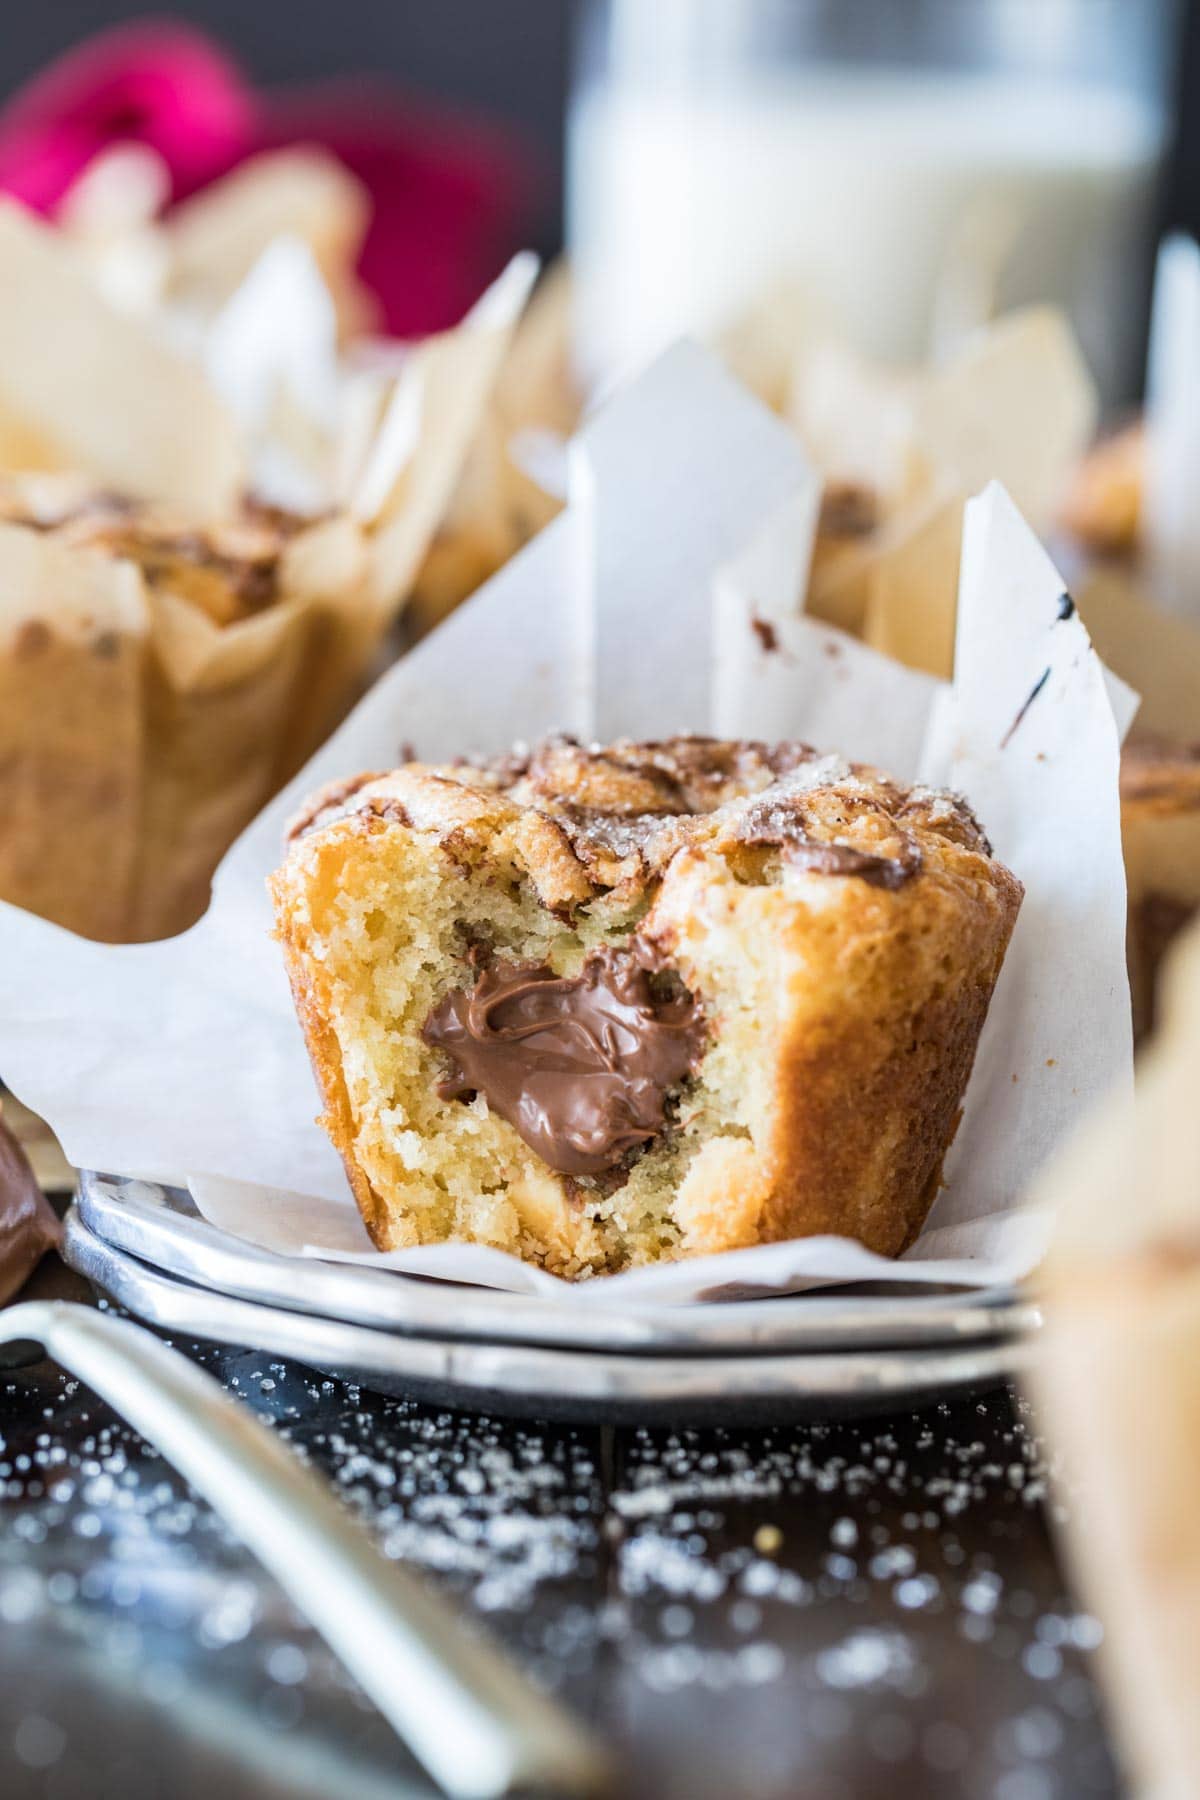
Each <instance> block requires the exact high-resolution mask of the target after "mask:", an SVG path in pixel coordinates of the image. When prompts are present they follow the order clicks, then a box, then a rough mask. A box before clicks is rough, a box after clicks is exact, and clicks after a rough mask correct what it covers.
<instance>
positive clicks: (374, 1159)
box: [312, 833, 771, 1273]
mask: <svg viewBox="0 0 1200 1800" xmlns="http://www.w3.org/2000/svg"><path fill="white" fill-rule="evenodd" d="M331 873H332V871H331ZM645 911H646V903H645V900H644V898H643V899H641V900H637V899H634V900H632V901H629V900H623V899H618V900H617V901H616V902H615V903H614V902H613V900H612V899H611V898H610V897H609V896H600V897H598V898H597V900H596V901H594V902H593V903H592V904H590V905H585V906H583V907H580V908H579V909H578V910H577V911H576V913H575V914H574V916H573V917H572V919H571V920H570V921H569V922H566V921H563V920H560V919H557V918H555V917H554V915H553V914H551V913H550V912H548V911H547V909H546V908H545V907H544V905H543V904H542V903H541V901H540V899H539V898H538V895H537V892H536V890H535V888H534V886H533V884H532V882H531V880H530V878H529V875H528V872H527V871H526V870H525V869H523V868H522V867H521V866H520V865H519V862H518V861H517V860H516V859H515V858H514V859H500V858H498V857H497V856H496V852H495V849H494V847H490V848H489V849H488V850H487V852H486V854H485V853H484V852H483V851H482V850H480V852H479V854H478V856H477V857H473V856H472V855H471V854H470V847H469V846H467V845H464V844H462V843H460V844H458V845H457V846H456V847H455V851H454V856H453V859H451V857H449V856H448V854H447V852H446V850H445V848H444V847H443V846H442V845H441V844H439V842H438V841H437V840H436V839H435V838H433V837H429V836H422V835H420V834H415V833H414V834H413V837H412V839H411V841H410V842H409V844H408V845H407V846H406V850H405V854H404V855H403V856H402V857H396V856H395V855H394V853H393V851H392V848H391V846H389V844H388V842H387V840H386V839H385V837H384V836H383V835H382V834H381V835H380V836H377V837H376V838H374V839H373V840H371V841H369V843H368V844H367V845H365V846H363V849H362V850H360V852H359V854H358V855H356V857H355V858H354V859H353V862H352V863H351V864H348V865H346V866H344V867H343V869H342V870H341V871H340V874H339V876H338V878H337V879H336V880H333V881H331V882H330V883H329V884H328V886H327V887H323V888H322V889H321V891H320V893H319V897H318V896H317V895H314V897H313V904H312V926H313V930H314V932H315V934H316V936H317V938H318V940H319V942H320V946H321V963H322V972H323V979H324V980H325V981H327V982H328V990H327V1002H328V1015H329V1018H330V1021H331V1025H332V1028H333V1029H334V1030H335V1032H336V1034H337V1038H338V1045H339V1052H340V1057H341V1065H342V1072H343V1079H344V1082H345V1086H346V1090H347V1098H348V1101H349V1105H350V1108H351V1111H352V1114H353V1117H354V1120H355V1149H356V1155H357V1159H358V1161H359V1163H360V1165H361V1167H362V1168H363V1170H364V1172H365V1173H366V1175H367V1176H368V1179H369V1180H370V1183H371V1187H372V1188H373V1189H374V1190H375V1191H376V1192H378V1193H390V1194H395V1195H398V1196H401V1197H402V1200H403V1218H402V1219H401V1220H397V1218H396V1216H395V1213H394V1211H392V1212H389V1214H388V1215H386V1216H381V1218H380V1220H379V1229H380V1230H381V1232H382V1233H383V1235H384V1236H385V1239H386V1241H387V1242H388V1243H389V1244H391V1245H393V1246H395V1245H400V1244H403V1243H431V1242H439V1241H441V1240H443V1239H446V1238H469V1239H474V1240H476V1241H479V1242H483V1243H488V1244H494V1245H496V1246H497V1247H499V1248H502V1249H507V1250H511V1251H514V1252H515V1253H517V1254H524V1255H527V1254H529V1253H530V1246H531V1244H533V1243H536V1244H538V1245H541V1244H544V1243H545V1242H546V1241H549V1242H550V1243H552V1244H555V1245H557V1247H558V1257H557V1259H556V1260H557V1261H558V1262H559V1264H560V1266H561V1267H562V1268H563V1269H564V1271H565V1272H569V1273H581V1272H584V1271H586V1270H588V1269H591V1268H600V1267H604V1268H621V1267H624V1266H627V1265H628V1264H630V1263H636V1262H647V1261H655V1260H658V1259H659V1258H660V1257H662V1256H663V1255H665V1254H669V1253H670V1252H671V1250H672V1249H673V1248H674V1246H675V1245H676V1243H677V1241H678V1238H679V1224H678V1221H677V1220H676V1218H675V1217H674V1215H673V1211H672V1200H673V1197H674V1195H675V1194H676V1192H677V1190H678V1188H679V1185H680V1183H681V1181H682V1179H683V1176H684V1174H685V1172H686V1169H687V1167H688V1164H689V1162H690V1161H691V1159H692V1158H693V1157H694V1156H695V1154H696V1151H697V1150H698V1148H699V1147H700V1145H701V1144H702V1143H704V1142H706V1141H707V1140H709V1139H712V1138H714V1137H731V1138H745V1137H747V1136H749V1135H750V1133H751V1129H752V1115H753V1112H754V1107H753V1104H752V1094H753V1083H752V1082H747V1079H746V1076H747V1070H746V1068H745V1067H744V1066H743V1067H741V1068H734V1067H732V1066H731V1064H732V1063H733V1061H734V1057H735V1051H734V1044H735V1041H736V1039H737V1037H738V1036H740V1035H741V1034H739V1033H730V1032H729V1031H728V1030H726V1029H723V1030H722V1031H721V1032H720V1035H719V1036H718V1035H711V1036H710V1037H709V1039H708V1045H707V1049H706V1051H705V1054H704V1056H703V1059H702V1061H701V1063H700V1066H699V1068H698V1069H697V1071H696V1074H695V1076H694V1077H693V1078H691V1079H688V1080H686V1081H685V1082H684V1083H682V1084H681V1086H680V1088H679V1089H678V1091H677V1092H676V1093H674V1094H672V1095H671V1096H670V1098H669V1103H668V1118H669V1124H668V1128H667V1130H666V1131H665V1132H664V1133H663V1134H662V1136H661V1137H660V1138H659V1139H658V1140H656V1141H655V1142H653V1143H652V1144H650V1145H649V1146H648V1147H647V1148H646V1149H644V1150H642V1151H640V1152H635V1153H633V1154H632V1155H631V1156H630V1157H629V1158H628V1162H627V1166H624V1167H622V1168H621V1169H619V1170H618V1171H614V1175H613V1177H612V1178H610V1179H608V1180H605V1179H601V1178H597V1179H590V1178H587V1177H581V1178H579V1179H572V1178H568V1177H563V1176H561V1175H559V1174H556V1173H555V1172H554V1171H553V1170H550V1169H548V1168H547V1167H546V1165H545V1164H544V1163H543V1162H542V1161H541V1159H540V1158H538V1157H537V1156H535V1155H534V1154H533V1152H532V1151H531V1150H530V1149H529V1148H528V1147H527V1146H526V1145H525V1144H524V1143H523V1141H522V1139H521V1138H520V1136H519V1135H518V1133H517V1132H516V1131H515V1130H514V1128H513V1127H512V1125H510V1124H509V1123H508V1122H507V1121H506V1120H505V1119H503V1118H501V1117H499V1115H498V1114H496V1113H494V1112H492V1111H491V1110H490V1109H489V1107H488V1104H487V1101H486V1099H484V1098H483V1096H477V1097H476V1098H475V1099H474V1100H469V1101H463V1100H453V1099H451V1100H447V1099H443V1098H441V1097H440V1095H439V1093H438V1087H439V1084H440V1082H441V1081H442V1079H443V1077H444V1076H445V1074H446V1065H445V1059H444V1057H443V1056H442V1055H441V1053H440V1052H438V1051H437V1050H436V1049H434V1048H433V1047H431V1046H430V1045H428V1044H426V1043H425V1042H424V1041H423V1038H422V1029H423V1027H424V1025H425V1022H426V1020H427V1019H428V1017H429V1015H430V1014H431V1012H432V1011H433V1009H434V1008H435V1007H436V1006H437V1004H438V1002H439V1001H441V1000H442V999H443V998H444V996H445V995H446V994H447V993H448V992H451V991H453V990H455V989H459V988H462V987H464V986H468V987H469V986H470V985H471V984H472V983H473V982H474V980H475V979H476V968H477V965H478V959H479V956H480V950H481V947H486V951H487V953H489V954H490V956H492V957H494V958H495V959H496V960H497V961H501V962H504V963H521V964H533V965H543V964H544V965H547V966H549V967H550V968H552V969H553V970H554V972H555V973H556V974H559V975H567V976H572V975H576V974H577V973H578V972H579V970H580V968H581V966H582V964H583V962H584V959H585V957H586V956H587V955H588V953H589V952H590V951H594V950H597V949H600V948H601V947H604V946H621V945H627V944H628V943H629V942H630V941H631V940H632V938H633V937H634V936H635V934H636V931H637V927H638V925H639V923H640V921H641V919H642V918H643V917H644V916H645ZM731 942H732V940H731ZM754 948H755V951H756V954H757V955H758V956H759V958H760V961H759V965H758V966H754V965H753V963H752V961H751V958H750V957H749V956H746V955H741V956H733V957H731V959H730V962H729V964H728V965H727V966H725V967H721V966H720V965H719V962H718V961H717V959H715V958H714V959H713V960H712V963H711V966H710V967H709V968H708V969H707V970H706V979H705V992H704V993H703V994H702V995H698V996H697V998H698V999H699V1001H700V1003H701V1006H702V1007H703V1009H704V1012H705V1015H706V1016H708V1015H710V1014H711V1015H712V1018H713V1023H714V1025H715V1024H716V1022H717V1019H718V1017H719V1018H720V1019H721V1021H722V1022H723V1023H725V1024H728V1021H729V1018H730V1015H731V1014H736V1013H739V1012H740V1013H744V1014H745V1015H746V1017H747V1020H749V1019H750V1016H751V1014H753V1016H754V1019H755V1021H756V1026H757V1029H759V1030H761V1029H763V1027H764V1025H765V1024H767V1023H768V1022H769V1012H768V1010H767V1007H766V1000H765V996H766V994H767V992H769V989H770V986H771V979H770V971H769V969H768V968H764V967H763V966H762V965H761V955H762V952H763V951H764V950H766V948H767V947H766V946H762V945H756V946H755V947H754ZM763 1098H764V1100H765V1096H764V1097H763Z"/></svg>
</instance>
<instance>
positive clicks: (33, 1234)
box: [0, 1120, 60, 1306]
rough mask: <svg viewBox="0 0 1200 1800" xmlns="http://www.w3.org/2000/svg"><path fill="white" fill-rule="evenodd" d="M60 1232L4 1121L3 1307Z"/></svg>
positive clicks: (0, 1185) (0, 1176) (0, 1208)
mask: <svg viewBox="0 0 1200 1800" xmlns="http://www.w3.org/2000/svg"><path fill="white" fill-rule="evenodd" d="M59 1235H60V1233H59V1224H58V1220H57V1219H56V1218H55V1216H54V1213H53V1212H52V1210H51V1208H50V1206H49V1204H48V1203H47V1201H46V1200H45V1198H44V1197H43V1194H42V1190H41V1188H40V1187H39V1186H38V1184H37V1182H36V1180H35V1179H34V1174H33V1170H32V1169H31V1168H30V1166H29V1160H28V1158H27V1157H26V1155H25V1152H24V1151H23V1150H22V1148H21V1146H20V1144H18V1142H17V1140H16V1138H15V1137H14V1136H13V1134H12V1132H11V1131H10V1130H9V1129H8V1127H7V1125H5V1123H4V1122H3V1120H0V1306H2V1305H3V1304H4V1303H5V1301H7V1300H11V1299H12V1297H13V1295H14V1294H16V1293H17V1292H18V1291H19V1289H20V1288H22V1287H23V1286H24V1285H25V1282H26V1281H27V1280H28V1278H29V1276H30V1275H32V1274H33V1271H34V1269H35V1268H36V1267H37V1265H38V1263H39V1262H40V1261H41V1260H42V1257H43V1256H44V1255H45V1254H46V1252H47V1250H50V1249H53V1247H54V1245H55V1244H57V1243H58V1240H59Z"/></svg>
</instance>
